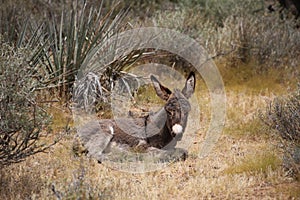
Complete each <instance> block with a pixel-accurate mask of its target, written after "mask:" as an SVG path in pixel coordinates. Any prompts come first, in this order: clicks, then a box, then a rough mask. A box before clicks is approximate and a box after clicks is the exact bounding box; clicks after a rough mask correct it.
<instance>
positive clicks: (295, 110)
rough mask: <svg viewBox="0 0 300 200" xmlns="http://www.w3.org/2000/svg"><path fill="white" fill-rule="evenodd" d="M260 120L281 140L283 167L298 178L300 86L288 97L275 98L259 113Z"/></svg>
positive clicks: (299, 176) (299, 165) (299, 159)
mask: <svg viewBox="0 0 300 200" xmlns="http://www.w3.org/2000/svg"><path fill="white" fill-rule="evenodd" d="M261 119H262V120H263V122H264V123H265V124H266V125H267V126H268V127H270V128H271V129H274V130H275V133H277V135H279V137H280V138H281V143H282V145H281V146H282V147H283V150H284V152H285V154H284V157H283V166H284V167H285V168H286V169H287V170H288V171H289V172H290V173H291V174H292V175H296V177H298V178H300V84H299V85H298V90H297V91H295V92H294V93H292V94H291V95H290V96H288V97H285V98H280V97H277V98H275V99H274V100H273V101H272V102H271V103H270V104H269V105H268V106H267V109H266V111H265V113H261Z"/></svg>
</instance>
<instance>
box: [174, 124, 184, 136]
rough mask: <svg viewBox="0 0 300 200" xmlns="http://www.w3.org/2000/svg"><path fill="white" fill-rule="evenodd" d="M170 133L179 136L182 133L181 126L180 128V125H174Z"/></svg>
mask: <svg viewBox="0 0 300 200" xmlns="http://www.w3.org/2000/svg"><path fill="white" fill-rule="evenodd" d="M172 131H173V133H175V134H180V133H182V131H183V128H182V126H181V125H180V124H175V125H174V126H173V127H172Z"/></svg>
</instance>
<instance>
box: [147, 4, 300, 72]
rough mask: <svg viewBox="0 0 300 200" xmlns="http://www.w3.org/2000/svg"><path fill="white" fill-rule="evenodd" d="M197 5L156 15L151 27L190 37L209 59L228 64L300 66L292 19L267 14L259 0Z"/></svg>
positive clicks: (297, 35)
mask: <svg viewBox="0 0 300 200" xmlns="http://www.w3.org/2000/svg"><path fill="white" fill-rule="evenodd" d="M197 2H198V1H197ZM204 2H205V3H204ZM250 3H251V6H250ZM202 4H203V5H202ZM195 5H196V4H195ZM197 5H199V6H196V7H193V8H191V7H183V8H182V9H179V10H173V11H168V12H158V13H157V14H156V16H155V17H154V18H153V21H154V24H155V25H158V26H162V27H167V28H172V29H176V30H178V31H180V32H182V33H185V34H187V35H190V36H191V37H193V38H195V39H196V40H197V41H199V43H200V44H202V45H203V47H205V48H206V49H207V51H208V53H209V54H210V55H211V57H213V58H215V57H218V56H223V57H225V58H226V59H227V61H228V62H227V63H229V64H230V65H231V64H236V61H242V62H249V61H254V62H255V63H257V64H258V65H259V70H265V69H267V68H268V67H286V66H289V67H294V68H295V67H297V66H299V59H295V58H297V57H299V56H300V48H299V47H300V43H299V39H298V38H299V37H300V32H299V31H298V30H297V26H296V24H297V22H296V21H295V20H294V19H288V18H284V19H281V18H280V17H279V14H278V13H268V11H266V10H267V9H266V8H265V7H264V4H263V3H262V2H261V1H259V0H257V1H251V2H250V1H246V2H244V1H243V2H240V1H220V3H216V2H214V3H213V2H211V1H199V2H198V4H197ZM216 12H219V14H217V13H216ZM210 13H213V14H210ZM214 16H216V17H214ZM217 16H219V17H217Z"/></svg>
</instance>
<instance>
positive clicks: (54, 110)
mask: <svg viewBox="0 0 300 200" xmlns="http://www.w3.org/2000/svg"><path fill="white" fill-rule="evenodd" d="M48 113H49V114H50V116H51V118H52V123H51V129H53V130H54V131H61V130H63V129H65V128H66V126H73V119H72V114H71V113H70V111H69V110H67V108H64V107H63V106H57V107H55V106H51V107H50V108H48Z"/></svg>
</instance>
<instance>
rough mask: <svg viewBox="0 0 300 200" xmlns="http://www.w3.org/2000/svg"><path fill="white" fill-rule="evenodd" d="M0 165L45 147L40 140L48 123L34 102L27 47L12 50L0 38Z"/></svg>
mask: <svg viewBox="0 0 300 200" xmlns="http://www.w3.org/2000/svg"><path fill="white" fill-rule="evenodd" d="M0 41H1V42H0V44H1V45H0V119H1V120H0V165H8V164H11V163H16V162H20V161H22V160H24V159H25V158H26V157H28V156H30V155H33V154H36V153H38V152H42V151H44V150H46V149H47V148H48V147H49V146H50V145H52V144H54V143H52V144H50V143H49V144H45V143H42V142H41V141H40V138H41V136H42V134H47V131H48V130H46V129H45V128H46V127H47V125H48V124H49V122H50V118H49V117H48V115H47V114H46V112H45V111H44V110H43V109H42V108H41V107H40V106H39V105H38V103H37V102H36V96H35V89H36V87H37V85H38V82H37V81H35V80H34V76H33V74H34V71H32V70H31V68H30V67H29V65H28V63H27V60H26V59H28V58H29V57H30V50H27V49H14V48H12V47H11V46H9V45H8V44H6V43H4V42H3V41H2V39H1V37H0Z"/></svg>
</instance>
